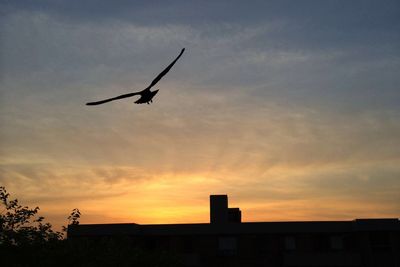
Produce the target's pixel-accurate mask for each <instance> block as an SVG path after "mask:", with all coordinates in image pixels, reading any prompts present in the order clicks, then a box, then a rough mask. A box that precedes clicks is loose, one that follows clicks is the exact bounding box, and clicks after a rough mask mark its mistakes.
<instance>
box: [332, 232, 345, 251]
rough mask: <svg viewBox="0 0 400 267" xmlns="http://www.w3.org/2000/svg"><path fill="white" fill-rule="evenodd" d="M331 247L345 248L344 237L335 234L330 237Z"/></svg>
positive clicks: (335, 248) (334, 248)
mask: <svg viewBox="0 0 400 267" xmlns="http://www.w3.org/2000/svg"><path fill="white" fill-rule="evenodd" d="M330 243H331V249H333V250H342V249H343V237H342V236H338V235H334V236H331V237H330Z"/></svg>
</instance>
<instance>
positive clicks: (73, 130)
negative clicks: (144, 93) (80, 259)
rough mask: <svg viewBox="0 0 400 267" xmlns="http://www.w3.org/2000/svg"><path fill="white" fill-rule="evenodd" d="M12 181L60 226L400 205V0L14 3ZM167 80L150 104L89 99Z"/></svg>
mask: <svg viewBox="0 0 400 267" xmlns="http://www.w3.org/2000/svg"><path fill="white" fill-rule="evenodd" d="M0 10H1V11H0V13H1V16H0V185H2V186H5V187H6V189H7V190H8V191H9V192H10V193H11V196H12V197H14V198H18V199H19V201H20V202H21V203H22V204H25V205H29V206H32V207H34V206H39V207H40V208H41V211H40V214H41V215H44V216H45V217H46V219H47V221H49V222H50V223H52V224H53V225H54V226H55V227H56V228H59V227H60V226H61V225H65V224H66V223H67V219H66V218H67V217H68V215H69V213H70V212H71V210H72V209H73V208H79V209H80V210H81V212H82V218H81V223H116V222H121V223H122V222H124V223H125V222H135V223H141V224H153V223H154V224H155V223H195V222H200V223H201V222H208V221H209V195H210V194H228V196H229V203H230V206H231V207H240V208H241V210H242V218H243V221H299V220H301V221H308V220H353V219H355V218H386V217H397V218H398V217H400V194H399V192H400V105H399V103H400V75H398V74H399V70H400V34H399V33H400V3H399V2H398V1H390V0H388V1H378V0H377V1H329V0H328V1H228V0H227V1H105V0H99V1H94V0H93V1H92V0H84V1H67V0H56V1H50V0H49V1H29V0H26V1H5V0H2V1H0ZM182 48H186V51H185V53H184V54H183V56H182V57H181V58H180V59H179V61H178V62H177V63H176V65H175V66H174V67H173V68H172V69H171V71H170V72H169V73H168V74H167V75H166V76H165V77H164V78H163V79H162V80H161V81H160V82H159V83H158V84H157V85H156V86H155V88H154V89H159V90H160V91H159V93H158V94H157V96H156V97H155V99H154V102H153V103H152V104H151V105H136V104H134V103H133V102H134V101H135V100H136V99H137V98H128V99H123V100H120V101H114V102H110V103H107V104H104V105H100V106H86V105H85V103H86V102H90V101H96V100H101V99H103V98H108V97H114V96H117V95H120V94H125V93H129V92H134V91H139V90H142V89H144V88H145V87H147V86H148V85H149V84H150V82H151V81H152V80H153V78H154V77H155V76H156V75H157V74H158V73H159V72H161V71H162V70H163V69H164V68H165V67H166V66H167V65H168V64H169V63H170V62H171V61H172V60H173V59H174V58H175V57H176V56H177V55H178V53H179V52H180V50H181V49H182Z"/></svg>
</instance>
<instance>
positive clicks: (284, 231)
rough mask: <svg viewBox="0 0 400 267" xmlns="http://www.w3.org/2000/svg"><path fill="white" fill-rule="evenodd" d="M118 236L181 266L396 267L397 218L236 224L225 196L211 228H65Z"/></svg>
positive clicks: (71, 232)
mask: <svg viewBox="0 0 400 267" xmlns="http://www.w3.org/2000/svg"><path fill="white" fill-rule="evenodd" d="M120 236H124V237H129V238H131V240H132V242H133V244H134V245H137V246H143V247H146V248H151V249H158V250H166V251H170V252H171V253H175V254H179V255H181V257H182V261H183V262H184V263H185V265H186V266H221V264H222V265H225V266H397V267H399V266H400V256H399V255H400V221H399V219H397V218H380V219H355V220H351V221H303V222H241V211H240V209H239V208H228V197H227V195H211V196H210V223H195V224H147V225H140V224H135V223H125V224H88V225H70V226H69V227H68V238H69V239H74V240H79V239H81V238H84V239H97V238H110V237H111V238H112V237H120ZM149 243H151V244H152V245H151V246H149Z"/></svg>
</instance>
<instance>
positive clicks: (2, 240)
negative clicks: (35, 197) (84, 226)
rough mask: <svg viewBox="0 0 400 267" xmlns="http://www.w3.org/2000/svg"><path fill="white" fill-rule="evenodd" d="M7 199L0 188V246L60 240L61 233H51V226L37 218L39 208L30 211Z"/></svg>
mask: <svg viewBox="0 0 400 267" xmlns="http://www.w3.org/2000/svg"><path fill="white" fill-rule="evenodd" d="M9 197H10V194H9V193H7V191H6V189H5V187H3V186H0V200H1V204H2V206H4V207H3V210H2V212H1V213H0V245H14V246H21V245H27V244H40V243H45V242H48V241H54V240H60V239H61V238H62V233H60V232H56V231H53V230H52V228H51V227H52V225H51V224H50V223H46V222H44V221H43V220H44V217H42V216H38V211H39V207H35V208H33V209H30V208H29V207H27V206H22V205H20V204H19V203H18V200H17V199H13V200H10V199H9Z"/></svg>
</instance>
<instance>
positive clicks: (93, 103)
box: [86, 92, 140, 106]
mask: <svg viewBox="0 0 400 267" xmlns="http://www.w3.org/2000/svg"><path fill="white" fill-rule="evenodd" d="M134 95H140V92H135V93H129V94H124V95H120V96H116V97H113V98H108V99H105V100H101V101H96V102H89V103H86V105H88V106H94V105H100V104H104V103H107V102H110V101H114V100H118V99H122V98H127V97H131V96H134Z"/></svg>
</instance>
